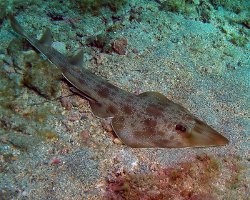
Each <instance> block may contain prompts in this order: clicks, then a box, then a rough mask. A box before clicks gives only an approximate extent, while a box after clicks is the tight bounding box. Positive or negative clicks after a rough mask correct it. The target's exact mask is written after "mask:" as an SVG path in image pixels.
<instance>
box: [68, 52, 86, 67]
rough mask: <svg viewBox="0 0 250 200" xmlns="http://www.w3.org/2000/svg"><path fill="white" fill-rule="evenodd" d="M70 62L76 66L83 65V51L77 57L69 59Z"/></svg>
mask: <svg viewBox="0 0 250 200" xmlns="http://www.w3.org/2000/svg"><path fill="white" fill-rule="evenodd" d="M69 62H70V63H71V64H72V65H75V66H80V67H81V66H82V65H83V50H82V49H81V50H79V51H78V52H77V53H76V54H75V55H73V56H71V57H69Z"/></svg>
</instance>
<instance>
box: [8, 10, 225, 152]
mask: <svg viewBox="0 0 250 200" xmlns="http://www.w3.org/2000/svg"><path fill="white" fill-rule="evenodd" d="M9 19H10V22H11V26H12V28H13V30H14V31H15V32H17V33H18V34H20V35H22V36H23V37H25V38H26V39H27V40H28V41H29V42H30V44H31V45H32V46H33V47H35V48H36V49H37V50H38V51H40V52H41V53H42V54H44V55H45V56H46V57H47V58H48V60H50V61H51V62H52V63H53V64H55V65H56V66H57V67H59V68H60V69H61V71H62V74H63V76H64V77H65V79H66V80H67V81H69V82H70V83H71V84H72V85H73V86H74V87H75V88H76V90H77V91H78V92H77V93H80V94H81V95H82V96H84V97H85V98H86V99H87V100H88V101H89V104H90V106H91V109H92V112H93V113H94V114H95V115H96V116H98V117H100V118H112V121H111V125H112V128H113V130H114V132H115V133H116V135H117V136H118V137H119V138H120V139H121V141H122V142H123V143H124V144H126V145H128V146H130V147H135V148H181V147H206V146H218V145H225V144H227V143H228V140H227V139H226V138H225V137H224V136H222V135H221V134H219V133H218V132H217V131H215V130H214V129H213V128H211V127H210V126H208V125H207V124H206V123H204V122H202V121H201V120H199V119H198V118H196V117H195V116H193V115H192V114H191V113H190V112H189V111H188V110H187V109H185V108H184V107H182V106H181V105H178V104H176V103H174V102H173V101H171V100H169V99H167V98H166V97H165V96H164V95H162V94H160V93H158V92H144V93H142V94H140V95H135V94H133V93H130V92H127V91H125V90H122V89H120V88H118V87H116V86H114V85H112V84H111V83H109V82H108V81H106V80H105V79H103V78H101V77H99V76H97V75H95V74H94V73H92V72H90V71H89V70H88V69H85V68H82V67H81V62H80V60H81V56H80V54H78V55H76V56H75V57H74V58H71V59H69V58H67V57H66V56H64V55H63V54H61V53H59V52H58V51H56V50H55V49H54V48H53V47H52V46H51V43H52V37H51V34H50V32H49V31H48V30H47V31H45V33H44V35H43V36H42V38H41V39H40V40H37V39H35V38H32V37H31V36H29V35H28V34H27V33H26V32H25V31H24V30H23V28H22V27H21V26H20V24H19V23H18V22H17V21H16V19H15V18H14V17H13V16H11V15H10V16H9Z"/></svg>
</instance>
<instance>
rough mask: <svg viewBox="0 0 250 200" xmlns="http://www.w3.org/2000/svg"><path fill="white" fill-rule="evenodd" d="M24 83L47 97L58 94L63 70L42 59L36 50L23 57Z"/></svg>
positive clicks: (26, 53)
mask: <svg viewBox="0 0 250 200" xmlns="http://www.w3.org/2000/svg"><path fill="white" fill-rule="evenodd" d="M22 65H23V66H24V74H23V84H24V85H25V86H27V87H29V88H30V89H33V90H34V91H36V92H37V93H39V94H40V95H42V96H44V97H46V98H49V99H51V98H53V97H57V96H58V92H59V91H60V84H59V80H60V79H61V72H60V70H59V69H57V68H56V67H55V66H54V65H53V64H51V63H50V62H48V61H47V60H41V59H40V58H39V56H38V55H37V54H36V53H35V52H34V51H28V52H25V54H24V57H23V63H22Z"/></svg>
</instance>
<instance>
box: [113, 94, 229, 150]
mask: <svg viewBox="0 0 250 200" xmlns="http://www.w3.org/2000/svg"><path fill="white" fill-rule="evenodd" d="M140 98H142V99H138V100H137V104H135V105H134V107H136V109H134V110H135V112H133V113H130V114H129V115H127V114H126V113H123V115H120V116H119V115H118V116H115V117H114V118H113V119H112V127H113V129H114V131H115V133H116V135H117V136H118V137H119V138H120V139H121V140H122V142H123V143H125V144H126V145H127V146H130V147H135V148H182V147H208V146H220V145H226V144H227V143H228V140H227V139H226V138H225V137H224V136H222V135H221V134H219V133H218V132H217V131H215V130H214V129H213V128H211V127H210V126H209V125H207V124H206V123H204V122H202V121H201V120H199V119H197V118H196V117H195V116H193V115H192V114H191V113H190V112H189V111H188V110H186V109H185V108H183V107H182V106H180V105H178V104H175V103H174V102H172V101H170V100H168V99H167V98H166V97H165V96H164V95H161V94H160V93H155V92H147V93H143V95H141V96H140ZM139 101H141V102H139ZM138 102H139V103H138Z"/></svg>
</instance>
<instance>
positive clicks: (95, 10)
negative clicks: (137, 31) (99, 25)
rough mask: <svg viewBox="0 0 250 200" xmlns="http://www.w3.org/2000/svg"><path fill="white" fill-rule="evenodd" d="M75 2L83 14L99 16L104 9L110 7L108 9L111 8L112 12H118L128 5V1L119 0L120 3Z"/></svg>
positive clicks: (103, 1) (108, 1) (106, 1)
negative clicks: (88, 13)
mask: <svg viewBox="0 0 250 200" xmlns="http://www.w3.org/2000/svg"><path fill="white" fill-rule="evenodd" d="M75 1H76V3H77V4H78V6H79V7H80V9H81V10H82V11H83V12H90V13H92V14H94V15H98V14H99V11H100V9H101V8H102V7H108V8H110V10H112V11H114V12H116V11H118V10H119V9H120V8H121V7H122V6H124V5H125V4H126V3H127V0H119V1H112V0H94V1H93V0H75Z"/></svg>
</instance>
